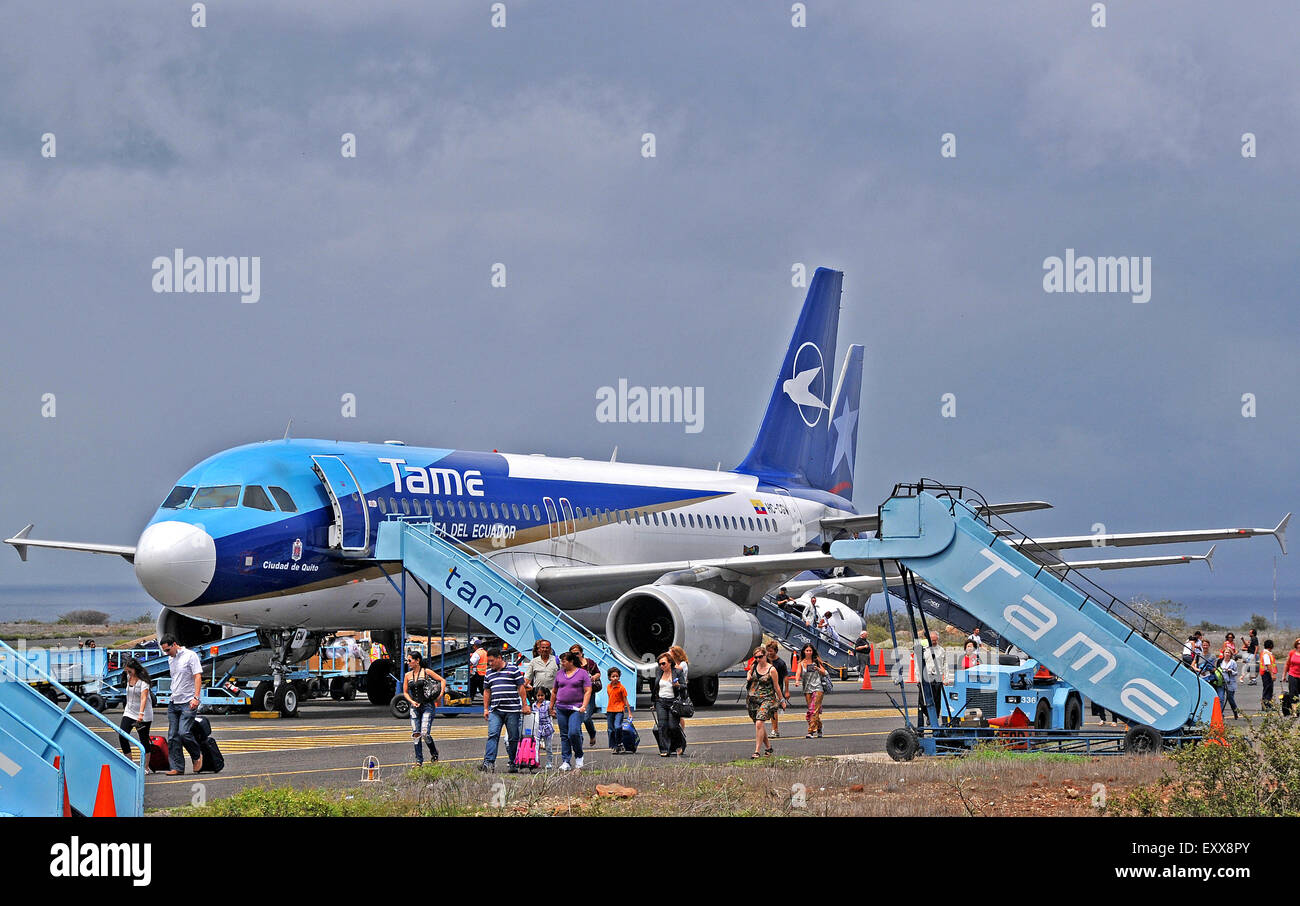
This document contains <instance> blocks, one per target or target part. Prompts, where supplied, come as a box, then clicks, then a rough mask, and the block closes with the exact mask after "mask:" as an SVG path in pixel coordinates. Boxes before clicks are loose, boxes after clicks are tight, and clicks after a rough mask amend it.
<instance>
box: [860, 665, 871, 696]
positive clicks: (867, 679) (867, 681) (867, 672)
mask: <svg viewBox="0 0 1300 906" xmlns="http://www.w3.org/2000/svg"><path fill="white" fill-rule="evenodd" d="M862 691H863V692H870V691H871V667H870V665H868V666H866V667H863V668H862Z"/></svg>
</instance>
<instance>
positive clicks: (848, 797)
mask: <svg viewBox="0 0 1300 906" xmlns="http://www.w3.org/2000/svg"><path fill="white" fill-rule="evenodd" d="M1167 763H1168V762H1167V761H1166V760H1165V759H1164V758H1162V757H1160V756H1153V757H1141V756H1113V757H1095V758H1081V757H1073V756H1041V755H1033V756H1006V755H1000V756H995V757H989V758H981V757H971V758H967V759H964V760H962V759H947V760H941V759H932V760H925V759H920V760H917V761H915V762H911V763H906V764H895V763H893V762H889V761H878V760H872V759H863V758H860V757H830V758H809V759H793V758H786V759H774V760H761V761H755V762H750V761H743V762H732V763H729V764H690V763H686V762H682V763H678V762H672V763H668V764H663V765H660V764H659V763H658V762H655V763H654V764H653V765H650V766H646V767H640V766H635V767H624V766H620V767H618V768H615V769H611V770H588V771H583V772H581V773H578V774H576V775H575V774H570V773H565V774H559V773H546V774H537V775H521V776H510V775H505V774H496V775H490V774H480V773H477V772H475V771H472V770H468V769H465V768H462V767H440V766H426V767H424V768H421V769H417V770H413V771H410V772H408V773H405V774H403V775H400V776H396V775H395V776H394V777H392V778H388V779H386V780H385V781H384V782H379V783H375V784H373V785H369V784H367V785H363V786H359V787H357V788H354V789H351V790H328V791H325V790H305V791H304V790H293V789H287V788H268V787H255V788H250V789H246V790H244V791H242V792H241V793H240V794H238V795H237V796H236V797H233V798H232V799H230V800H222V801H220V802H217V803H213V804H211V805H210V806H209V808H208V809H200V810H197V811H195V810H191V809H177V810H171V811H167V812H160V813H154V814H205V813H206V814H224V815H250V816H251V815H274V814H303V813H306V814H311V815H320V816H349V815H393V816H418V815H444V816H451V815H506V816H510V815H519V816H542V815H574V816H579V815H587V816H611V817H612V816H668V815H673V816H696V817H720V816H746V815H775V814H784V815H791V814H805V815H810V816H834V817H859V816H860V817H896V816H942V817H949V816H951V817H993V816H1049V815H1050V816H1077V817H1090V816H1097V815H1103V814H1106V812H1107V810H1108V808H1109V807H1110V806H1111V804H1112V803H1114V804H1118V802H1119V801H1120V799H1121V798H1122V797H1123V796H1124V795H1125V794H1126V793H1127V792H1128V791H1130V790H1132V789H1133V788H1135V787H1137V786H1140V785H1143V784H1147V783H1151V782H1153V781H1155V780H1156V779H1158V778H1159V777H1160V775H1161V772H1162V770H1163V769H1164V767H1165V765H1166V764H1167ZM631 791H635V792H634V793H632V792H631ZM629 793H630V794H629Z"/></svg>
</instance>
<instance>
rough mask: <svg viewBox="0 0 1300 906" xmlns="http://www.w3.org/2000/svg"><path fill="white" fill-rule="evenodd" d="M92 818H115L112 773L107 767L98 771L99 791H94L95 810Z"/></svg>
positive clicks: (115, 805) (115, 809)
mask: <svg viewBox="0 0 1300 906" xmlns="http://www.w3.org/2000/svg"><path fill="white" fill-rule="evenodd" d="M90 817H92V818H116V817H117V803H116V802H115V801H114V799H113V772H112V771H111V770H110V769H109V767H108V765H104V766H103V767H101V768H100V769H99V789H97V790H96V791H95V810H94V811H93V812H91V813H90Z"/></svg>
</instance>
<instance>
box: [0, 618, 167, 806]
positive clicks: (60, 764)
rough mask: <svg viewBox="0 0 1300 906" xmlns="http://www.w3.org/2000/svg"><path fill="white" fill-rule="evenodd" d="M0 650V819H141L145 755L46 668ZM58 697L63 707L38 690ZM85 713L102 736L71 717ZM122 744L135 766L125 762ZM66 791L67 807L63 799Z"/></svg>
mask: <svg viewBox="0 0 1300 906" xmlns="http://www.w3.org/2000/svg"><path fill="white" fill-rule="evenodd" d="M29 654H30V652H27V653H24V652H19V651H17V650H15V649H14V648H11V647H10V646H9V645H7V644H5V643H4V642H0V813H3V814H10V815H22V816H32V817H36V816H40V817H58V816H60V815H64V814H73V813H76V814H81V815H86V816H108V815H114V816H117V817H128V816H132V817H139V816H140V815H142V814H143V813H144V755H145V753H144V747H143V746H142V745H141V744H140V740H139V739H136V738H135V737H131V736H126V735H125V734H123V733H122V731H121V730H119V729H118V727H117V725H116V724H114V723H113V722H112V721H111V720H109V719H108V718H106V717H104V715H102V714H101V713H100V712H98V711H96V710H94V709H93V708H91V707H90V706H89V705H88V704H87V703H86V702H85V701H84V700H83V699H81V698H80V697H79V696H78V695H77V694H76V693H75V692H73V691H72V690H71V689H70V688H68V687H67V686H65V685H64V684H63V683H61V682H59V680H58V679H56V678H55V675H54V672H51V670H50V669H49V668H48V663H47V664H44V665H43V664H41V663H40V659H39V658H35V659H34V658H32V657H30V656H29ZM35 684H39V685H48V686H51V687H53V688H54V689H56V690H57V691H58V693H59V697H60V698H66V699H67V705H66V706H64V707H61V706H60V705H58V704H56V703H55V702H53V701H51V700H50V697H48V696H47V695H43V694H42V693H41V692H40V691H38V690H37V688H36V685H35ZM74 705H75V706H77V707H79V708H81V709H82V710H83V711H84V712H85V714H86V717H87V720H88V722H89V723H91V724H104V725H105V726H107V727H108V728H109V729H110V730H111V732H110V733H108V734H105V735H103V736H101V735H100V734H99V733H96V732H95V731H94V730H92V729H91V728H90V726H87V724H85V723H82V722H81V721H79V720H77V719H76V718H75V717H73V716H72V708H73V706H74ZM122 738H125V739H127V740H128V742H129V743H130V748H131V751H132V752H133V753H135V756H134V760H133V759H132V758H128V757H126V756H125V755H123V754H122V752H121V750H120V749H119V748H118V745H119V743H118V740H119V739H122ZM65 790H66V799H65V795H64V792H65Z"/></svg>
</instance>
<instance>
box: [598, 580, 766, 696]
mask: <svg viewBox="0 0 1300 906" xmlns="http://www.w3.org/2000/svg"><path fill="white" fill-rule="evenodd" d="M605 632H606V636H605V637H606V638H607V639H608V640H609V642H610V644H612V645H613V646H614V647H615V648H617V649H618V650H619V651H620V652H622V653H623V654H624V655H626V656H627V657H628V658H630V659H631V660H634V661H645V662H653V661H654V659H655V658H656V657H658V656H659V655H660V654H661V653H663V652H664V651H667V650H668V648H669V647H670V646H672V645H680V646H682V648H684V649H686V654H687V655H688V656H689V657H690V662H691V674H690V675H691V678H692V680H694V678H696V677H703V676H714V675H716V674H718V673H721V672H722V671H723V670H726V669H727V668H728V667H731V666H733V665H735V664H737V663H739V662H740V661H743V660H744V659H745V658H746V657H748V656H749V655H750V654H752V653H753V651H754V649H755V648H756V647H757V646H758V644H759V643H760V642H761V641H762V638H763V627H762V626H760V625H759V622H758V619H757V618H756V617H755V616H754V615H753V614H752V613H750V612H749V611H747V610H744V609H743V608H741V607H738V606H737V605H735V604H733V603H732V602H731V601H729V600H728V599H727V598H724V597H723V596H722V595H719V594H715V593H713V592H711V591H705V590H704V589H702V588H694V587H691V586H686V585H642V586H640V587H638V588H633V589H632V590H631V591H628V592H627V593H625V594H624V595H623V596H622V597H621V598H619V599H618V600H617V601H615V602H614V606H613V607H612V608H610V611H609V616H608V617H607V618H606V620H605Z"/></svg>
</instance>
